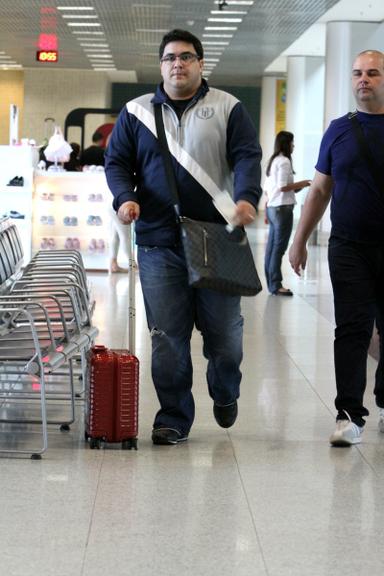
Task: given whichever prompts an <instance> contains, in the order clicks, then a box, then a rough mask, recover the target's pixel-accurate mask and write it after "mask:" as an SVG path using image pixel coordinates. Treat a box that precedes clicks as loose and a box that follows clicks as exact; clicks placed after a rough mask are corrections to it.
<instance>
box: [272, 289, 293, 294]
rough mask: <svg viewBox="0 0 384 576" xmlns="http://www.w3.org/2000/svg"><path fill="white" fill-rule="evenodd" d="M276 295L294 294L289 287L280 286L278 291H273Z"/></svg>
mask: <svg viewBox="0 0 384 576" xmlns="http://www.w3.org/2000/svg"><path fill="white" fill-rule="evenodd" d="M273 295H274V296H293V292H292V290H290V289H289V288H283V287H281V288H279V289H278V290H276V292H274V293H273Z"/></svg>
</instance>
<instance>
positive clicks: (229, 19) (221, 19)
mask: <svg viewBox="0 0 384 576" xmlns="http://www.w3.org/2000/svg"><path fill="white" fill-rule="evenodd" d="M207 20H208V22H233V23H234V24H235V23H236V22H242V21H243V19H242V18H207Z"/></svg>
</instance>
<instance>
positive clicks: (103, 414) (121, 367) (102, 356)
mask: <svg viewBox="0 0 384 576" xmlns="http://www.w3.org/2000/svg"><path fill="white" fill-rule="evenodd" d="M88 368H89V371H88V381H87V385H86V390H87V398H86V415H85V436H86V438H87V439H89V443H90V447H91V448H99V447H100V445H101V442H102V441H104V442H121V443H122V447H123V448H125V449H130V448H135V449H137V433H138V405H139V361H138V359H137V358H136V356H134V355H133V354H131V353H130V352H129V351H128V350H110V349H108V348H106V347H105V346H93V348H91V350H90V352H89V354H88Z"/></svg>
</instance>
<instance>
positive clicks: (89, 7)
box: [56, 6, 94, 10]
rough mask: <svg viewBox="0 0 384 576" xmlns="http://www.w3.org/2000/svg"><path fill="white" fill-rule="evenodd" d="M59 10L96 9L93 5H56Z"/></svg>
mask: <svg viewBox="0 0 384 576" xmlns="http://www.w3.org/2000/svg"><path fill="white" fill-rule="evenodd" d="M56 8H57V10H94V8H93V7H92V6H56Z"/></svg>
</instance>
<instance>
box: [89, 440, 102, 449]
mask: <svg viewBox="0 0 384 576" xmlns="http://www.w3.org/2000/svg"><path fill="white" fill-rule="evenodd" d="M89 447H90V449H91V450H94V448H97V450H100V447H101V439H100V438H90V439H89Z"/></svg>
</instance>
